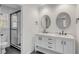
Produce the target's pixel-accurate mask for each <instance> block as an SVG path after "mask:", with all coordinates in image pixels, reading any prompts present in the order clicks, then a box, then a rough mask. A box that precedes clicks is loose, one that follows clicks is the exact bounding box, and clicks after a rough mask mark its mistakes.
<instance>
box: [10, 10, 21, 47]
mask: <svg viewBox="0 0 79 59" xmlns="http://www.w3.org/2000/svg"><path fill="white" fill-rule="evenodd" d="M19 12H21V10H18V11H15V12H13V13H11V14H10V46H11V39H12V38H11V26H12V25H11V23H12V19H11V17H12V15H13V14H17V13H19ZM17 32H18V31H17Z"/></svg>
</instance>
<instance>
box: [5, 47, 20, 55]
mask: <svg viewBox="0 0 79 59" xmlns="http://www.w3.org/2000/svg"><path fill="white" fill-rule="evenodd" d="M20 53H21V51H19V50H17V49H16V48H14V47H12V46H11V47H8V48H6V54H20Z"/></svg>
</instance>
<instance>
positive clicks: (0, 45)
mask: <svg viewBox="0 0 79 59" xmlns="http://www.w3.org/2000/svg"><path fill="white" fill-rule="evenodd" d="M7 45H8V42H1V43H0V54H4V53H6V50H5V48H6V47H8V46H7Z"/></svg>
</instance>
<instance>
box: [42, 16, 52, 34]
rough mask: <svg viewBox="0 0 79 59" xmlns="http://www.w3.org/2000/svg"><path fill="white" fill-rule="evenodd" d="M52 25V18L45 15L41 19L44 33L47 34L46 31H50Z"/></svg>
mask: <svg viewBox="0 0 79 59" xmlns="http://www.w3.org/2000/svg"><path fill="white" fill-rule="evenodd" d="M50 25H51V20H50V17H49V16H48V15H44V16H43V17H42V18H41V26H42V28H43V32H44V33H46V29H48V28H49V27H50Z"/></svg>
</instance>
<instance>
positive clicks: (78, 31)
mask: <svg viewBox="0 0 79 59" xmlns="http://www.w3.org/2000/svg"><path fill="white" fill-rule="evenodd" d="M77 18H79V4H78V5H77V8H76V19H77ZM76 43H77V44H76V48H77V51H76V52H77V53H78V54H79V21H78V22H77V24H76Z"/></svg>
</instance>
